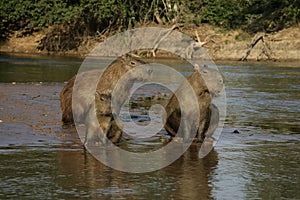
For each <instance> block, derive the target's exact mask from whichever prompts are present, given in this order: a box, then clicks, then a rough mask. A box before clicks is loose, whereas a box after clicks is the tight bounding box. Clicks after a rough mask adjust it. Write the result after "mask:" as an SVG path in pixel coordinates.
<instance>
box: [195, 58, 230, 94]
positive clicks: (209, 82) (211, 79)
mask: <svg viewBox="0 0 300 200" xmlns="http://www.w3.org/2000/svg"><path fill="white" fill-rule="evenodd" d="M194 69H195V70H198V71H199V72H200V74H201V75H202V78H203V79H204V81H205V84H206V86H207V87H208V89H209V92H210V93H211V94H212V96H219V94H220V93H221V92H222V91H223V90H224V79H223V76H222V75H221V73H220V72H219V71H218V70H216V69H213V68H209V67H208V66H207V65H204V66H203V67H199V66H198V65H197V64H196V65H195V66H194Z"/></svg>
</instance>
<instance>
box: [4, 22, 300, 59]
mask: <svg viewBox="0 0 300 200" xmlns="http://www.w3.org/2000/svg"><path fill="white" fill-rule="evenodd" d="M180 31H181V32H184V33H186V34H188V35H190V36H191V37H193V38H195V39H196V40H197V39H198V40H200V42H201V43H203V44H204V45H203V47H205V48H206V49H207V51H208V52H209V55H210V56H211V57H212V58H213V59H214V60H239V59H241V58H242V57H243V56H244V55H245V54H246V51H247V49H248V47H249V45H250V44H251V42H252V41H253V38H254V37H255V36H253V35H251V36H250V35H249V34H247V33H245V32H243V31H241V30H236V31H224V30H222V29H219V28H214V27H211V26H207V25H202V26H200V27H182V28H180ZM196 33H197V34H198V38H197V36H196V35H197V34H196ZM260 34H262V33H258V34H257V35H256V36H259V35H260ZM18 35H19V34H18V33H15V34H13V35H12V36H11V38H10V39H9V40H8V41H6V42H3V43H2V44H1V46H0V52H7V53H29V54H33V53H34V54H53V53H52V52H48V51H46V50H44V51H40V50H38V48H37V47H38V45H39V42H40V40H41V39H42V38H43V37H44V36H45V35H44V34H41V33H34V34H33V35H30V36H26V37H18ZM97 44H98V43H97V42H95V41H94V40H93V41H88V42H85V43H84V45H82V46H80V47H78V49H77V50H72V51H68V52H60V53H54V54H66V55H75V56H81V57H83V56H85V55H87V54H88V53H89V52H90V51H91V50H92V49H93V48H94V47H95V46H96V45H97ZM268 56H269V57H268ZM247 59H248V60H266V59H271V60H300V26H296V27H291V28H287V29H284V30H281V31H279V32H276V33H271V34H265V35H264V37H263V39H262V40H259V41H258V42H257V44H256V45H255V46H254V47H253V49H251V51H250V53H249V55H248V57H247Z"/></svg>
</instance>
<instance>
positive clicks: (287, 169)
mask: <svg viewBox="0 0 300 200" xmlns="http://www.w3.org/2000/svg"><path fill="white" fill-rule="evenodd" d="M81 61H82V60H80V59H77V58H63V57H41V56H20V55H1V56H0V82H1V83H0V96H1V103H0V120H1V122H0V160H1V162H0V199H300V187H299V185H300V153H299V152H300V116H299V113H300V92H299V91H300V64H299V63H297V62H294V63H280V62H277V63H261V62H260V63H234V62H233V63H231V62H226V63H219V64H218V68H219V70H220V71H221V72H222V74H223V75H224V78H225V84H226V94H227V116H226V121H225V126H224V128H223V131H222V135H221V137H220V139H219V141H218V143H217V145H216V146H215V149H214V150H213V151H211V152H210V154H209V155H208V156H207V157H205V158H204V159H199V158H198V153H197V147H196V146H193V145H192V146H191V147H190V148H189V149H188V150H187V151H186V152H185V153H184V155H183V156H181V157H180V158H179V159H178V160H176V161H175V162H174V163H172V164H171V165H169V166H167V167H165V168H163V169H161V170H157V171H154V172H149V173H142V174H131V173H125V172H120V171H117V170H114V169H111V168H109V167H107V166H105V165H103V164H101V163H100V162H99V161H97V160H96V159H95V158H94V157H93V156H92V155H90V154H89V153H88V152H86V151H85V150H84V148H82V144H81V142H80V140H79V139H78V136H77V134H76V130H75V128H74V127H69V128H65V127H63V126H62V123H61V122H60V115H61V113H60V107H59V92H60V90H61V89H62V87H63V85H64V84H65V83H64V81H67V80H68V79H69V78H71V77H72V76H73V75H74V74H75V73H76V72H77V70H78V68H79V66H80V64H81ZM164 62H168V61H166V60H165V61H164ZM169 63H172V62H171V61H170V62H169ZM173 65H176V69H179V70H180V69H182V71H184V70H185V67H186V66H183V65H182V64H181V63H175V64H174V63H173ZM235 130H236V131H235ZM234 131H235V132H238V133H233V132H234ZM161 145H162V144H161V142H160V140H159V139H158V138H154V139H153V140H150V141H124V142H123V143H122V144H121V146H126V148H128V149H132V150H136V149H138V150H145V149H149V148H158V147H160V146H161Z"/></svg>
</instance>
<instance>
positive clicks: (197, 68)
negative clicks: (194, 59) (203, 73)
mask: <svg viewBox="0 0 300 200" xmlns="http://www.w3.org/2000/svg"><path fill="white" fill-rule="evenodd" d="M194 71H195V72H200V67H199V65H198V64H195V65H194Z"/></svg>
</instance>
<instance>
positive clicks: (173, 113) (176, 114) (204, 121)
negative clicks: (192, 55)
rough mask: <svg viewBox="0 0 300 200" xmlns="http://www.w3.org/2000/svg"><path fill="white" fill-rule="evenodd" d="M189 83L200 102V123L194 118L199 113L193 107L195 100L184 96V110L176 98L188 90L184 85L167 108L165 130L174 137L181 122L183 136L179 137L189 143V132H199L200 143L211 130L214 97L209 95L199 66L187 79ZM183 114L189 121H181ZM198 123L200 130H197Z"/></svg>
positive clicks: (176, 92)
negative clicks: (211, 108)
mask: <svg viewBox="0 0 300 200" xmlns="http://www.w3.org/2000/svg"><path fill="white" fill-rule="evenodd" d="M187 81H188V83H189V84H190V86H191V88H192V89H193V90H194V93H195V95H196V97H197V100H198V102H197V103H198V106H199V113H200V116H199V121H198V122H195V121H194V119H193V117H192V116H195V114H196V113H197V111H195V108H194V107H193V106H191V105H193V103H195V102H192V101H193V100H192V99H191V97H190V96H184V97H183V100H181V101H183V102H181V104H182V105H185V106H184V108H183V107H181V106H180V103H179V100H178V99H177V97H176V96H178V95H183V92H182V90H185V89H186V88H185V87H184V86H183V85H180V86H179V88H178V89H177V90H176V91H175V94H173V96H172V97H171V99H170V101H169V103H168V104H167V106H166V107H165V110H166V113H167V117H166V122H165V126H164V127H165V129H166V131H167V132H168V133H169V134H170V135H171V136H172V137H174V136H175V135H176V134H177V132H178V130H179V126H180V125H181V122H182V123H183V124H182V126H183V130H182V131H183V134H184V135H179V137H183V139H184V141H185V142H187V140H188V139H192V138H190V133H189V132H187V131H197V132H196V136H195V137H196V138H197V139H198V140H199V141H202V140H203V139H204V137H205V132H206V131H207V130H208V128H209V122H210V117H211V110H210V107H211V105H212V97H211V95H210V93H209V90H208V87H207V86H206V84H205V81H204V80H203V78H202V76H201V74H200V69H199V66H195V67H194V72H193V74H192V75H191V76H189V77H187ZM183 112H185V114H186V116H187V117H188V118H187V119H184V120H181V118H182V115H183ZM197 123H198V129H196V128H197ZM186 127H189V129H186Z"/></svg>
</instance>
